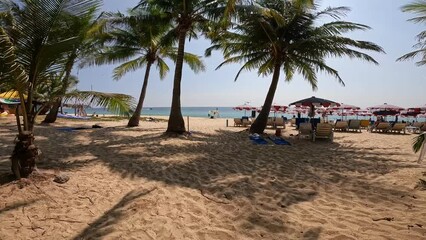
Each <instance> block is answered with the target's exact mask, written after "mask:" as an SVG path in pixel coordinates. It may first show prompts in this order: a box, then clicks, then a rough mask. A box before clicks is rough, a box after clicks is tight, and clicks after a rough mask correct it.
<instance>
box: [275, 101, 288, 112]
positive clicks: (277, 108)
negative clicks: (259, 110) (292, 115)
mask: <svg viewBox="0 0 426 240" xmlns="http://www.w3.org/2000/svg"><path fill="white" fill-rule="evenodd" d="M287 108H288V107H287V106H285V105H279V104H275V103H274V104H272V106H271V111H273V112H285V111H286V110H287Z"/></svg>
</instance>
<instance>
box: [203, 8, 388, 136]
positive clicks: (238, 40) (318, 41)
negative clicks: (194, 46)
mask: <svg viewBox="0 0 426 240" xmlns="http://www.w3.org/2000/svg"><path fill="white" fill-rule="evenodd" d="M317 8H318V6H317V5H315V4H312V2H311V1H291V0H285V1H274V0H262V1H256V4H253V5H252V6H251V7H247V6H245V7H244V8H241V9H242V10H241V11H240V12H239V21H238V22H237V23H235V24H234V28H233V30H232V31H229V32H226V33H222V34H221V35H220V38H218V39H215V41H214V43H215V45H213V46H212V47H210V48H209V49H207V50H206V55H207V56H209V55H210V54H211V52H212V51H213V50H215V49H222V51H223V53H224V57H225V61H224V62H223V63H221V64H220V65H219V66H218V68H220V67H222V66H223V65H225V64H230V63H240V62H242V63H243V65H242V67H241V69H240V70H239V72H238V73H237V75H236V77H235V80H237V79H238V76H239V75H240V73H241V72H242V71H243V70H253V69H257V71H258V74H259V75H263V76H267V75H270V74H272V81H271V85H270V87H269V91H268V94H267V96H266V99H265V102H264V104H263V107H262V110H261V112H260V113H259V116H258V117H257V118H256V120H255V122H254V123H253V124H252V126H251V127H250V132H252V133H259V134H260V133H263V131H264V130H265V127H266V123H267V118H268V115H269V111H270V109H271V105H272V102H273V99H274V95H275V92H276V89H277V85H278V82H279V78H280V73H281V70H283V71H284V73H285V80H286V81H291V80H292V78H293V76H294V74H296V73H299V74H301V75H302V76H303V77H304V78H305V79H306V80H307V81H308V82H309V84H311V86H312V89H313V90H316V89H317V81H318V79H317V75H316V74H317V72H318V71H323V72H325V73H327V74H330V75H332V76H334V77H335V78H337V80H338V81H339V82H340V83H341V84H344V83H343V80H342V79H341V78H340V76H339V74H338V72H337V70H335V69H333V68H331V67H330V66H328V65H327V64H326V62H325V60H326V58H328V57H343V56H348V57H350V58H359V59H362V60H366V61H368V62H373V63H375V64H377V62H376V61H375V60H374V59H373V58H372V57H371V56H369V55H367V54H365V53H362V52H360V51H358V50H356V49H362V50H371V51H376V52H383V49H382V48H381V47H380V46H378V45H376V44H374V43H371V42H366V41H357V40H353V39H350V38H347V37H343V36H342V34H343V33H345V32H350V31H354V30H367V29H369V27H368V26H366V25H362V24H357V23H352V22H345V21H342V20H340V18H341V17H342V16H344V15H345V13H346V12H347V11H349V9H348V8H346V7H337V8H331V7H329V8H327V9H325V10H323V11H317ZM324 16H331V17H332V18H333V19H334V20H333V21H331V22H327V23H323V24H320V22H319V19H320V18H321V17H324Z"/></svg>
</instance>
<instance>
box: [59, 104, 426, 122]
mask: <svg viewBox="0 0 426 240" xmlns="http://www.w3.org/2000/svg"><path fill="white" fill-rule="evenodd" d="M216 109H217V110H218V111H219V118H241V117H242V116H251V111H236V110H234V109H232V107H182V115H183V116H184V117H186V116H189V117H205V118H209V116H208V114H209V111H212V110H216ZM64 112H65V113H68V114H73V113H74V110H73V109H70V108H64ZM86 113H87V115H89V116H90V115H92V114H98V115H113V113H111V112H108V111H107V110H106V109H104V108H87V109H86ZM169 115H170V107H152V108H149V107H146V108H143V109H142V114H141V116H169ZM257 115H258V113H256V116H257ZM269 116H270V117H274V116H276V117H281V116H284V117H287V118H288V119H291V118H292V117H293V115H290V114H283V113H272V112H271V113H270V114H269ZM302 117H307V115H303V114H302ZM316 117H320V115H317V116H316ZM327 118H328V120H336V119H342V117H341V116H334V115H331V116H327ZM371 118H372V120H375V117H371ZM343 119H344V120H349V119H370V117H362V116H358V117H357V116H345V117H343ZM386 120H387V121H394V120H395V117H392V116H389V117H386ZM401 120H404V121H409V122H412V121H413V120H416V119H415V118H413V117H410V118H405V117H398V121H401ZM417 121H426V118H417Z"/></svg>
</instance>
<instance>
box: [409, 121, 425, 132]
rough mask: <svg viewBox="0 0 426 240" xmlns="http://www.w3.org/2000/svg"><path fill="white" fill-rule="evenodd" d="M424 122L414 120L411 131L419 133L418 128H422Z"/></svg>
mask: <svg viewBox="0 0 426 240" xmlns="http://www.w3.org/2000/svg"><path fill="white" fill-rule="evenodd" d="M423 125H424V123H422V122H415V123H413V125H411V127H412V130H413V133H419V132H420V129H422V127H423Z"/></svg>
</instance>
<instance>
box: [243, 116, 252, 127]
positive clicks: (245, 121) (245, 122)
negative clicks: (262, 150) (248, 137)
mask: <svg viewBox="0 0 426 240" xmlns="http://www.w3.org/2000/svg"><path fill="white" fill-rule="evenodd" d="M242 125H243V127H247V126H250V125H251V121H250V120H249V119H247V118H243V120H242Z"/></svg>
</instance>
